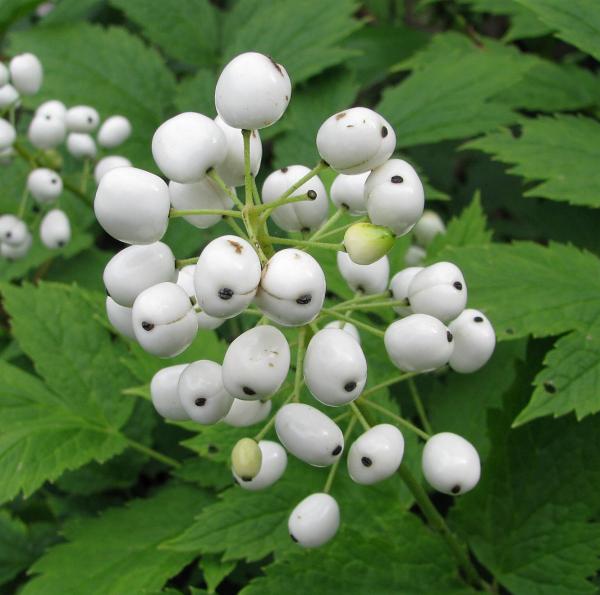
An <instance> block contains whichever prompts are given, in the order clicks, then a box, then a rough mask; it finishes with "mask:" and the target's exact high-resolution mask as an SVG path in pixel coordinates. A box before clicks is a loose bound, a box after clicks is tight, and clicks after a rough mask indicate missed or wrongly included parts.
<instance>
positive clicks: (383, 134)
mask: <svg viewBox="0 0 600 595" xmlns="http://www.w3.org/2000/svg"><path fill="white" fill-rule="evenodd" d="M387 135H388V129H387V126H382V127H381V138H385V137H386V136H387Z"/></svg>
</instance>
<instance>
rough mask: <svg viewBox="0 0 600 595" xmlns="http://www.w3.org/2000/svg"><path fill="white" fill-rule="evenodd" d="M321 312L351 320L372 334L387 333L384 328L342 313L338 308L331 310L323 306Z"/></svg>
mask: <svg viewBox="0 0 600 595" xmlns="http://www.w3.org/2000/svg"><path fill="white" fill-rule="evenodd" d="M321 314H325V315H327V316H332V317H333V318H337V319H338V320H344V321H345V322H350V323H352V324H353V325H354V326H357V327H358V328H362V329H363V330H365V331H367V332H369V333H371V334H372V335H376V336H377V337H381V338H383V337H384V336H385V333H384V332H383V331H382V330H379V329H378V328H375V327H374V326H371V325H370V324H367V323H366V322H362V321H360V320H356V319H355V318H351V317H350V316H346V315H344V314H341V313H340V312H338V311H337V310H331V309H329V308H322V309H321Z"/></svg>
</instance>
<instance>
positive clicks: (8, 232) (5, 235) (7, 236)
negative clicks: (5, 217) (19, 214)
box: [4, 231, 12, 238]
mask: <svg viewBox="0 0 600 595" xmlns="http://www.w3.org/2000/svg"><path fill="white" fill-rule="evenodd" d="M4 237H6V238H12V231H7V232H6V233H5V234H4Z"/></svg>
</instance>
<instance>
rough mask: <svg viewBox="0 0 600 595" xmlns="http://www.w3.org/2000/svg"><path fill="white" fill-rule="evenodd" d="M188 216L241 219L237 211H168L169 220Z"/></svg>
mask: <svg viewBox="0 0 600 595" xmlns="http://www.w3.org/2000/svg"><path fill="white" fill-rule="evenodd" d="M189 215H223V216H227V217H234V218H235V219H241V218H242V214H241V213H240V212H239V211H230V210H227V209H170V210H169V218H171V219H173V218H174V217H187V216H189Z"/></svg>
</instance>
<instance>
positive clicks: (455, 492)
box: [450, 484, 460, 494]
mask: <svg viewBox="0 0 600 595" xmlns="http://www.w3.org/2000/svg"><path fill="white" fill-rule="evenodd" d="M450 491H451V492H452V493H453V494H460V486H459V485H458V484H457V485H455V486H452V489H451V490H450Z"/></svg>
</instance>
